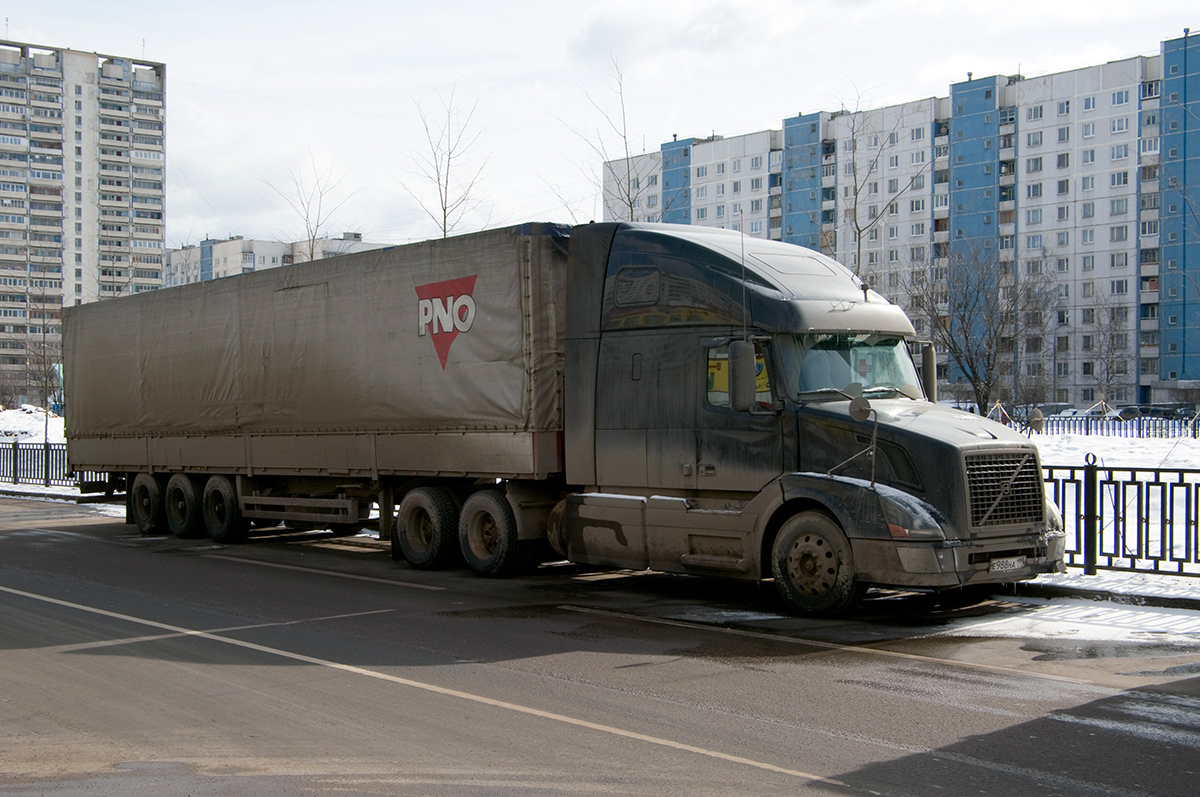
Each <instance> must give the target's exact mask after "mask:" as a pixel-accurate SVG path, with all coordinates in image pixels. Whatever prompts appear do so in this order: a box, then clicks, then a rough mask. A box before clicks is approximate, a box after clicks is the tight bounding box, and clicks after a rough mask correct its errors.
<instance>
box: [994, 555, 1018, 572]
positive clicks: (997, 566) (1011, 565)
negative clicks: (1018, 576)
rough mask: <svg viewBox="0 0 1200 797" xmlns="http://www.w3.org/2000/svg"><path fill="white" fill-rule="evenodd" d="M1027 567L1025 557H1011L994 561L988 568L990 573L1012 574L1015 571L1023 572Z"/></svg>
mask: <svg viewBox="0 0 1200 797" xmlns="http://www.w3.org/2000/svg"><path fill="white" fill-rule="evenodd" d="M1024 567H1025V557H1024V556H1009V557H1007V558H1004V559H993V560H992V562H991V564H990V565H989V566H988V572H989V573H1011V572H1012V571H1014V570H1022V569H1024Z"/></svg>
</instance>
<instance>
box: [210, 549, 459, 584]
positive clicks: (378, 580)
mask: <svg viewBox="0 0 1200 797" xmlns="http://www.w3.org/2000/svg"><path fill="white" fill-rule="evenodd" d="M203 556H204V558H205V559H223V560H225V561H226V562H238V563H240V564H244V565H258V566H259V567H277V568H279V569H280V570H299V571H300V572H301V573H321V574H322V575H326V576H337V577H338V578H350V579H354V580H355V581H372V582H374V583H376V584H391V585H392V586H393V587H412V588H413V589H427V590H430V591H431V592H445V591H446V588H445V587H435V586H431V585H429V584H414V583H412V582H411V581H396V580H395V579H391V578H375V577H374V576H356V575H354V574H352V573H339V572H338V571H336V570H320V569H318V568H315V567H298V566H296V565H281V564H278V563H276V562H260V561H258V560H257V559H242V558H241V557H237V556H225V555H224V554H219V553H208V554H204V555H203Z"/></svg>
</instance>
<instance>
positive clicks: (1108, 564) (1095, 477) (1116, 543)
mask: <svg viewBox="0 0 1200 797" xmlns="http://www.w3.org/2000/svg"><path fill="white" fill-rule="evenodd" d="M1088 460H1089V463H1090V464H1087V465H1081V466H1077V467H1059V466H1054V465H1051V466H1046V467H1045V468H1043V471H1044V473H1043V475H1044V478H1045V481H1046V489H1047V491H1048V492H1049V493H1050V496H1051V497H1052V498H1053V499H1054V501H1055V503H1057V504H1058V506H1059V508H1060V509H1062V513H1063V522H1064V526H1065V529H1066V534H1067V564H1068V565H1072V566H1076V567H1082V568H1084V571H1085V572H1086V573H1088V574H1094V573H1095V572H1096V571H1097V570H1124V571H1133V572H1141V573H1159V574H1169V575H1173V576H1193V577H1197V578H1200V525H1198V524H1200V470H1183V469H1174V468H1169V469H1168V468H1114V467H1100V466H1098V465H1096V464H1095V463H1096V459H1095V456H1093V455H1090V454H1089V455H1088ZM103 480H104V474H100V473H81V474H73V473H71V472H70V471H69V470H68V469H67V447H66V445H65V444H63V443H21V442H13V443H10V444H0V483H5V482H7V483H10V484H22V483H24V484H41V485H43V486H46V487H50V486H58V487H72V486H75V485H76V484H78V483H79V482H81V481H82V482H92V483H96V482H102V481H103Z"/></svg>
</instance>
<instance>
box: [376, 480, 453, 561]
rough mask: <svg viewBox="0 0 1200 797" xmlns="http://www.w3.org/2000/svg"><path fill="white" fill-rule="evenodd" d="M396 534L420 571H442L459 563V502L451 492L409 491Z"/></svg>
mask: <svg viewBox="0 0 1200 797" xmlns="http://www.w3.org/2000/svg"><path fill="white" fill-rule="evenodd" d="M392 531H393V533H394V534H395V537H394V539H395V540H396V541H397V544H398V545H399V547H400V552H401V554H402V555H403V557H404V559H405V560H406V561H407V562H408V563H409V564H410V565H412V566H413V567H415V568H417V569H418V570H438V569H440V568H444V567H448V566H450V565H452V564H455V563H456V561H458V560H459V556H460V554H459V543H458V501H456V500H455V498H454V495H453V494H452V493H450V492H449V491H447V490H443V489H442V488H440V487H417V488H415V489H413V490H409V491H408V493H407V494H405V496H404V499H403V500H402V501H401V502H400V509H399V511H398V512H397V513H396V524H395V528H394V529H393V530H392Z"/></svg>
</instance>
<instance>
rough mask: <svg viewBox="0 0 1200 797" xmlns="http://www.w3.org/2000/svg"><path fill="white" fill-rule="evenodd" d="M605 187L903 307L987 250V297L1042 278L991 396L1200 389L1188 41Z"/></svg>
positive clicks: (730, 145) (831, 123)
mask: <svg viewBox="0 0 1200 797" xmlns="http://www.w3.org/2000/svg"><path fill="white" fill-rule="evenodd" d="M604 198H605V218H606V219H609V220H617V219H633V220H638V221H663V222H672V223H682V224H697V225H706V226H714V227H726V228H731V229H741V230H743V231H744V232H745V233H746V234H747V235H749V236H755V237H761V238H770V239H774V240H782V241H787V242H791V243H796V244H800V245H802V246H807V247H811V248H814V249H820V250H822V251H824V252H825V253H827V254H829V255H831V256H833V257H834V258H836V259H837V260H838V261H840V262H842V263H844V264H846V265H847V266H849V267H851V268H854V269H855V270H856V271H858V273H859V274H860V275H861V276H862V277H863V279H864V280H865V281H867V282H868V283H869V284H871V285H872V286H873V287H874V288H875V289H876V290H878V291H879V292H881V293H883V294H884V295H886V296H888V297H889V298H891V299H893V300H894V301H897V302H898V303H900V304H901V305H910V304H911V303H910V302H909V301H908V297H907V295H906V290H907V288H908V287H909V286H912V285H913V284H914V282H915V281H914V280H913V272H914V271H921V272H922V273H923V274H927V275H928V276H929V279H930V280H932V282H933V283H934V284H936V283H937V282H938V280H939V279H941V278H943V277H944V276H945V275H946V274H947V271H946V270H947V269H949V268H952V267H954V265H955V264H962V263H968V262H980V261H981V260H983V261H986V262H988V263H991V264H993V266H992V267H993V268H994V269H995V273H996V274H997V276H998V279H999V280H1000V282H999V283H998V285H999V286H1000V287H998V290H1001V291H1004V290H1012V291H1017V290H1020V285H1021V284H1022V282H1024V284H1026V285H1030V284H1036V285H1038V286H1040V288H1041V289H1042V291H1043V295H1045V296H1047V297H1049V298H1048V300H1047V302H1046V305H1045V307H1044V308H1043V312H1041V313H1035V314H1034V315H1035V316H1038V317H1037V318H1033V319H1028V318H1023V319H1021V320H1020V323H1018V325H1017V328H1016V329H1015V330H1014V331H1013V338H1014V339H1013V340H1012V349H1013V355H1012V357H1011V359H1005V360H1004V361H1003V363H1002V365H1001V366H1000V370H1001V379H1000V385H1001V387H1000V392H1001V396H1000V397H1001V398H1010V397H1011V391H1012V390H1013V389H1016V387H1017V384H1018V380H1026V381H1027V382H1028V381H1030V380H1036V381H1037V382H1039V383H1040V385H1041V392H1042V393H1043V395H1044V399H1043V400H1044V401H1046V402H1062V403H1066V404H1072V405H1075V406H1089V405H1091V404H1093V403H1095V402H1097V401H1100V400H1102V399H1103V400H1106V401H1108V402H1110V403H1112V404H1116V405H1122V404H1132V403H1148V402H1169V401H1178V400H1190V401H1196V399H1197V395H1198V394H1200V36H1190V35H1187V34H1186V33H1185V35H1184V36H1183V37H1182V38H1177V39H1171V40H1167V41H1164V42H1163V43H1162V45H1161V52H1160V53H1159V54H1157V55H1151V56H1140V57H1136V58H1129V59H1125V60H1121V61H1113V62H1110V63H1106V64H1099V65H1096V66H1088V67H1083V68H1080V69H1075V70H1071V71H1068V72H1060V73H1057V74H1053V75H1045V76H1041V77H1023V76H1019V75H1017V76H1001V75H992V76H988V77H975V76H973V75H968V79H967V80H966V81H964V82H961V83H955V84H952V85H951V86H950V87H949V96H948V97H930V98H927V99H921V100H916V101H913V102H907V103H903V104H900V105H894V106H889V107H886V108H878V109H868V110H854V111H846V110H841V111H833V112H829V111H818V112H813V113H808V114H801V115H799V116H795V117H792V118H788V119H784V120H783V125H782V129H780V130H767V131H762V132H757V133H750V134H746V135H740V136H734V137H728V138H725V137H720V136H713V137H710V138H688V139H678V140H673V141H670V142H667V143H664V144H662V145H661V147H660V149H659V151H658V152H651V153H647V154H645V155H640V156H636V157H634V158H632V159H630V160H629V161H625V160H620V161H612V162H610V163H608V164H606V169H605V185H604ZM1018 315H1019V316H1023V315H1028V314H1027V313H1026V314H1018ZM915 323H916V324H918V331H919V332H920V331H921V329H920V325H921V324H922V321H921V319H920V318H917V319H915ZM951 378H952V379H953V378H954V377H953V376H952V377H951ZM1022 389H1023V388H1022Z"/></svg>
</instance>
